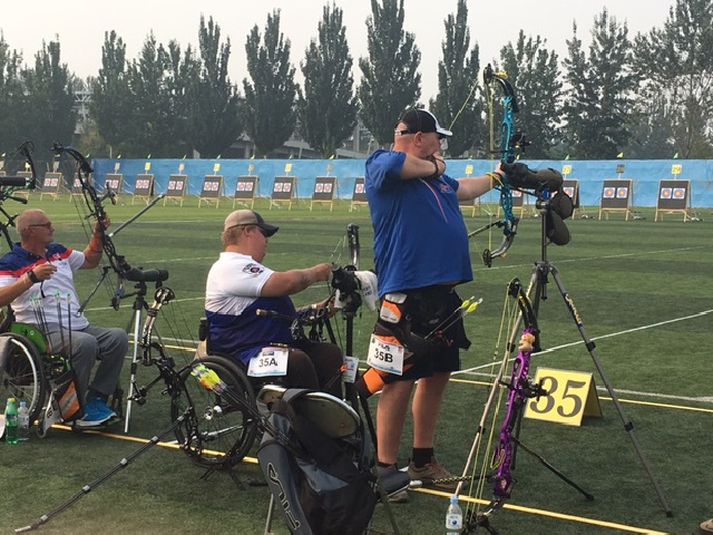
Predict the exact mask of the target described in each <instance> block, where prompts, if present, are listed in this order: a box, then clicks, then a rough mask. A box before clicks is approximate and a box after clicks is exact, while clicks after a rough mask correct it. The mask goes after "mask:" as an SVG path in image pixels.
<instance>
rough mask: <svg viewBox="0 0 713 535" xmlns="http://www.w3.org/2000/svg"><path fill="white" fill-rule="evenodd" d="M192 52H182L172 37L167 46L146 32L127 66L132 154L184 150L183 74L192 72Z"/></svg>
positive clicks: (178, 153) (166, 154) (166, 153)
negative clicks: (141, 44) (139, 50)
mask: <svg viewBox="0 0 713 535" xmlns="http://www.w3.org/2000/svg"><path fill="white" fill-rule="evenodd" d="M193 61H194V59H193V52H192V50H191V48H190V47H188V48H187V49H186V51H185V53H184V54H182V53H181V49H180V45H179V44H178V43H177V42H175V41H171V42H170V43H169V46H168V50H166V48H165V47H164V46H163V45H162V44H159V43H157V42H156V38H155V37H154V36H153V34H149V36H148V37H147V38H146V41H144V45H143V47H142V49H141V52H140V53H139V57H138V59H135V60H134V61H132V63H131V65H130V66H129V68H128V79H129V89H130V93H131V101H132V103H133V111H132V117H131V121H132V122H131V126H132V128H131V132H130V136H129V153H130V154H131V155H132V156H138V155H142V156H143V155H145V154H146V153H150V154H152V155H154V156H157V157H177V156H181V155H183V154H185V153H186V151H187V150H188V145H187V142H186V139H185V136H186V132H187V129H188V125H187V124H186V121H187V114H186V111H185V110H186V108H187V106H188V95H187V91H186V85H187V84H188V83H189V80H186V79H185V78H184V77H185V76H186V73H188V72H192V69H194V67H192V66H191V64H192V62H193Z"/></svg>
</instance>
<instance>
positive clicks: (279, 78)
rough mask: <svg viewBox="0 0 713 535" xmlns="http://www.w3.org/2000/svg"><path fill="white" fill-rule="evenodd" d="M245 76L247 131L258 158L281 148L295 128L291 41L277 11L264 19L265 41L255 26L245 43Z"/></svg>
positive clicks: (294, 87)
mask: <svg viewBox="0 0 713 535" xmlns="http://www.w3.org/2000/svg"><path fill="white" fill-rule="evenodd" d="M245 51H246V53H247V58H248V74H249V75H250V78H251V80H248V79H247V78H246V79H244V80H243V88H244V90H245V123H246V130H247V133H248V135H249V136H250V138H251V139H252V141H253V143H254V144H255V152H256V155H257V156H264V155H266V154H267V153H269V152H270V151H271V150H274V149H276V148H278V147H281V146H282V145H283V144H284V143H285V141H287V140H288V139H289V138H290V136H291V135H292V132H294V129H295V123H296V112H295V97H296V94H297V84H296V83H295V81H294V78H295V68H294V67H293V66H292V65H291V64H290V40H289V39H285V38H284V36H283V34H282V32H280V11H279V10H275V11H273V12H272V14H269V15H268V16H267V24H266V25H265V38H264V41H263V39H262V37H261V35H260V30H259V29H258V27H257V24H256V25H255V26H254V27H253V29H252V30H251V31H250V34H249V35H248V38H247V41H246V43H245Z"/></svg>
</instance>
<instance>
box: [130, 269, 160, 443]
mask: <svg viewBox="0 0 713 535" xmlns="http://www.w3.org/2000/svg"><path fill="white" fill-rule="evenodd" d="M126 275H127V277H126V280H129V281H132V282H135V283H136V285H135V286H134V288H135V289H136V291H135V292H133V293H130V294H126V295H124V296H122V299H126V298H127V297H132V296H135V298H134V304H133V305H132V309H133V310H134V315H133V317H132V319H131V322H130V323H129V327H127V329H126V330H127V332H128V330H129V328H130V327H131V324H132V323H133V325H134V328H133V331H134V351H133V353H132V356H131V372H130V373H131V375H130V378H129V395H128V397H127V401H126V414H125V416H124V433H128V432H129V420H130V419H131V405H132V403H133V400H134V395H135V394H136V370H137V368H138V364H139V346H140V345H141V344H140V341H141V326H142V325H143V320H142V318H141V316H142V315H143V312H144V310H149V305H148V303H147V302H146V291H147V286H146V283H147V282H155V283H156V288H158V287H159V286H161V283H162V282H163V281H165V280H166V279H168V271H165V270H162V269H147V270H145V271H142V270H141V268H138V269H132V270H131V271H130V272H129V273H127V274H126ZM148 313H149V315H151V311H149V312H148ZM154 315H155V313H154ZM139 404H143V403H139Z"/></svg>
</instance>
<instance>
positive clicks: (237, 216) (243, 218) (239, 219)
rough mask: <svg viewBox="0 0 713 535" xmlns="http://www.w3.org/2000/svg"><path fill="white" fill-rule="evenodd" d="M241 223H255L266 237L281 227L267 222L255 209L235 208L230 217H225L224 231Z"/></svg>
mask: <svg viewBox="0 0 713 535" xmlns="http://www.w3.org/2000/svg"><path fill="white" fill-rule="evenodd" d="M239 225H255V226H257V227H258V228H259V229H260V231H261V232H262V233H263V234H264V235H265V237H266V238H269V237H270V236H272V235H273V234H275V232H277V231H278V229H279V227H276V226H275V225H269V224H268V223H265V220H264V219H263V218H262V216H261V215H260V214H258V213H257V212H254V211H253V210H235V211H234V212H230V214H228V217H226V218H225V223H224V225H223V231H226V230H228V229H229V228H232V227H237V226H239Z"/></svg>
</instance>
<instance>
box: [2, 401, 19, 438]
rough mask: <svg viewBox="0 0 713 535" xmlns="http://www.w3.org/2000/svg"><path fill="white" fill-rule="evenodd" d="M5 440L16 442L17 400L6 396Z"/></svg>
mask: <svg viewBox="0 0 713 535" xmlns="http://www.w3.org/2000/svg"><path fill="white" fill-rule="evenodd" d="M5 442H7V443H8V444H17V401H15V398H8V400H7V405H6V406H5Z"/></svg>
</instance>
